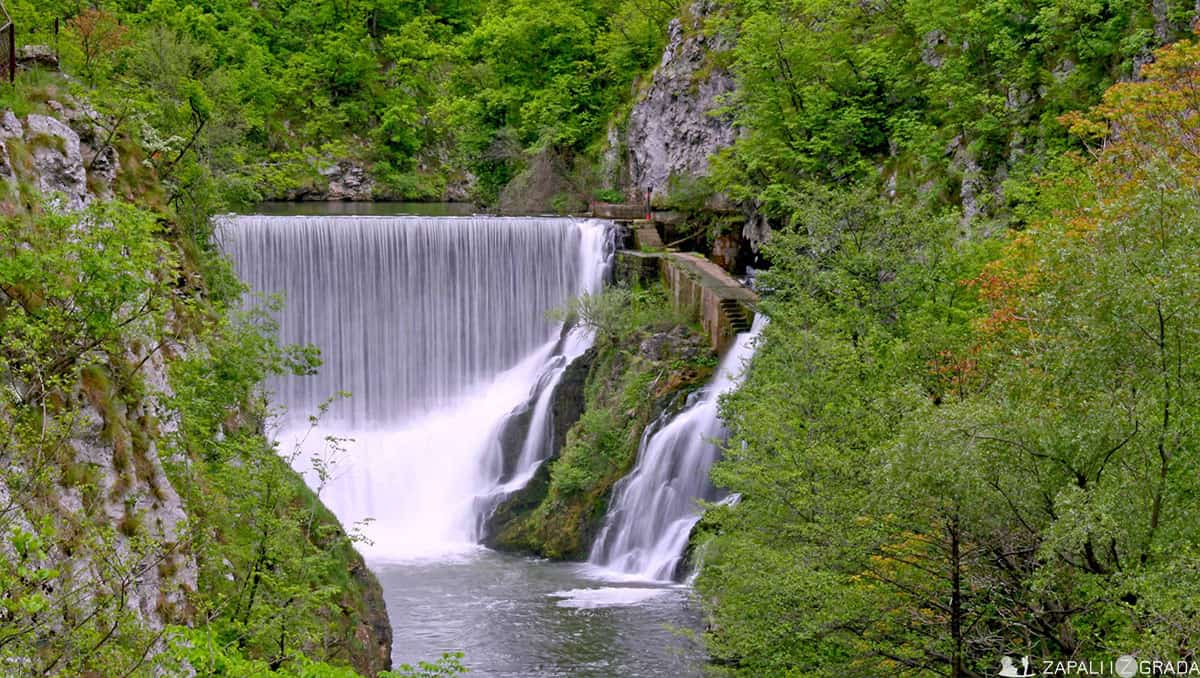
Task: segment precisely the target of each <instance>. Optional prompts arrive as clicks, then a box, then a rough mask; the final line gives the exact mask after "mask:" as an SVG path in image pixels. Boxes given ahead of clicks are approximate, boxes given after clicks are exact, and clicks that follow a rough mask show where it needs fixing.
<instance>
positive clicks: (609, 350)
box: [496, 297, 715, 559]
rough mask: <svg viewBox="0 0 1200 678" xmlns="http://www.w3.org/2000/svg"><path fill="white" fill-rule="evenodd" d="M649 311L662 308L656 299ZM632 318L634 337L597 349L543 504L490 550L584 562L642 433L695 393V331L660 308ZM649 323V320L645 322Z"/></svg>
mask: <svg viewBox="0 0 1200 678" xmlns="http://www.w3.org/2000/svg"><path fill="white" fill-rule="evenodd" d="M653 303H654V304H655V305H657V304H665V303H666V302H665V299H662V298H661V297H656V298H654V299H653ZM642 310H645V311H646V312H645V313H641V312H638V313H635V316H636V317H637V318H638V322H639V323H641V325H640V327H638V329H635V330H633V331H630V332H627V333H625V335H624V337H623V338H622V339H621V340H620V341H618V342H615V343H605V342H601V345H599V346H598V347H597V349H598V350H597V354H596V358H595V360H594V362H593V363H592V366H591V369H590V370H589V372H588V376H587V381H586V384H585V386H584V400H585V407H584V413H583V415H582V416H581V417H580V419H579V421H578V422H577V423H576V424H575V425H574V426H573V427H572V428H571V430H570V431H569V433H568V434H567V440H566V443H565V445H564V447H563V450H562V453H561V455H560V456H559V457H558V458H557V459H556V460H554V461H553V462H552V463H551V464H550V466H549V478H548V482H547V487H546V489H545V494H544V498H543V499H542V500H541V501H540V503H537V504H535V505H533V506H530V507H526V508H524V510H522V508H521V507H517V508H516V510H513V511H512V512H513V513H516V514H517V517H516V518H515V519H514V520H511V522H509V523H508V524H507V525H506V526H505V527H504V528H503V529H502V530H501V532H500V535H499V536H498V537H497V539H496V543H497V546H499V547H500V548H507V549H512V550H519V551H528V552H532V553H536V554H539V555H542V556H545V557H548V558H561V559H578V558H582V557H585V556H586V555H587V551H588V549H589V547H590V544H591V541H592V538H593V537H594V535H595V533H596V531H597V529H599V527H600V525H601V524H602V523H603V520H604V515H605V513H606V511H607V510H608V501H609V497H610V495H611V493H612V488H613V485H615V484H616V482H617V481H618V480H620V479H621V478H622V477H623V476H625V475H626V474H628V473H629V472H630V470H631V469H632V467H633V465H634V463H635V462H636V460H637V451H638V445H639V443H640V442H641V437H642V433H643V431H644V430H645V428H646V427H647V426H649V425H650V423H651V422H653V421H654V420H655V418H657V417H658V416H659V415H660V414H662V412H663V411H664V410H666V409H668V408H672V407H675V406H678V405H680V404H682V403H683V402H684V400H685V397H684V396H686V394H687V393H689V392H690V391H692V390H694V389H696V388H698V387H699V386H701V385H703V384H704V382H705V381H706V380H707V379H708V377H709V376H710V375H711V373H712V369H713V365H714V364H715V359H714V356H713V355H712V353H711V352H710V351H709V350H708V349H707V347H706V344H705V343H704V341H703V339H702V338H701V336H700V335H699V333H697V332H696V330H695V329H694V328H692V327H690V326H688V325H687V324H683V323H677V322H676V323H672V322H666V323H664V322H662V320H661V319H662V318H664V317H670V316H671V314H670V313H669V312H667V311H666V309H665V308H660V309H658V311H659V312H658V313H655V312H653V309H649V308H647V309H642ZM652 319H657V320H652ZM655 334H662V335H666V336H667V337H668V338H669V339H667V340H664V341H663V342H662V345H663V347H664V349H663V350H662V351H661V352H660V353H659V354H657V355H654V356H652V357H651V356H647V355H643V354H642V352H641V345H642V343H643V341H644V340H646V339H647V338H649V337H651V335H655Z"/></svg>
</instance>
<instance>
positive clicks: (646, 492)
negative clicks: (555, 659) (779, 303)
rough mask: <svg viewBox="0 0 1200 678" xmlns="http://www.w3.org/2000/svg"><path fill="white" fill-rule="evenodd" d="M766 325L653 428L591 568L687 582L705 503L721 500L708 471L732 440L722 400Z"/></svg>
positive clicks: (612, 509) (619, 493)
mask: <svg viewBox="0 0 1200 678" xmlns="http://www.w3.org/2000/svg"><path fill="white" fill-rule="evenodd" d="M765 322H766V319H765V317H764V316H758V317H756V318H755V320H754V326H753V327H752V328H751V329H750V331H749V332H744V333H742V334H739V335H738V336H737V338H736V339H735V341H734V344H733V346H731V347H730V348H729V350H728V351H727V352H726V353H725V356H724V358H722V359H721V364H720V365H719V366H718V367H717V372H716V374H714V375H713V378H712V381H710V382H709V384H708V385H707V386H705V388H704V389H703V390H702V391H701V392H700V393H699V394H694V396H695V395H698V398H697V399H696V400H695V401H694V402H692V403H690V404H689V406H688V407H687V408H686V409H685V410H684V411H683V412H680V413H679V414H677V415H675V417H674V418H672V419H670V420H669V421H663V420H660V421H659V422H656V423H655V424H654V425H652V426H650V427H648V428H647V429H646V432H645V433H644V434H643V435H642V442H641V446H640V448H639V449H638V459H637V465H636V466H635V467H634V470H633V472H632V473H630V474H629V475H628V476H626V477H625V478H622V479H621V480H620V481H619V482H618V483H617V485H616V487H615V488H614V489H613V498H612V501H611V503H610V505H609V511H608V517H607V518H606V519H605V524H604V528H603V529H602V530H601V532H600V534H599V535H598V536H597V538H596V542H595V543H594V544H593V546H592V552H591V554H590V557H589V559H588V560H589V561H590V562H591V563H593V564H594V565H597V566H599V567H602V568H604V569H606V570H610V571H612V572H616V573H620V574H622V575H628V576H630V577H631V578H633V579H642V580H652V581H671V580H675V579H678V578H679V577H680V574H681V573H680V572H679V568H680V566H681V565H682V562H683V556H684V550H685V549H686V548H687V543H688V537H689V535H691V532H692V528H693V527H694V526H695V525H696V523H697V522H698V521H699V520H700V507H699V504H698V502H699V501H700V500H705V501H713V500H715V499H717V498H718V497H717V493H716V489H715V488H714V487H713V485H712V483H711V482H710V481H709V479H708V471H709V469H710V468H712V465H713V462H714V461H716V460H717V456H718V455H719V454H720V449H719V448H718V447H717V445H715V444H714V441H715V440H716V439H720V438H722V437H724V435H725V427H724V425H723V424H722V423H721V419H720V417H719V416H718V411H717V410H718V407H719V405H720V402H719V399H720V397H721V395H722V394H724V393H728V392H729V391H731V390H733V389H735V388H737V386H738V384H740V383H741V379H742V375H743V372H744V370H745V365H746V362H747V361H748V360H749V359H750V358H751V357H752V356H753V354H754V349H755V346H756V343H757V342H756V339H757V338H758V335H759V332H761V331H762V327H763V324H764V323H765Z"/></svg>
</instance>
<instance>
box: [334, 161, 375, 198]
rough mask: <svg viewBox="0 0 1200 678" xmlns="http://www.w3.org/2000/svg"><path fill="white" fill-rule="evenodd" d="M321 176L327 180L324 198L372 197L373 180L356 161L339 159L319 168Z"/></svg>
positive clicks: (373, 191)
mask: <svg viewBox="0 0 1200 678" xmlns="http://www.w3.org/2000/svg"><path fill="white" fill-rule="evenodd" d="M321 176H323V177H325V178H326V179H328V180H329V190H327V191H326V192H325V196H324V199H325V200H331V201H337V200H370V199H371V198H372V197H374V193H375V182H374V181H372V180H371V177H370V175H368V174H367V170H366V169H365V168H363V166H362V165H359V164H357V163H354V162H350V161H347V160H342V161H339V162H337V163H335V164H333V165H330V166H329V167H327V168H326V169H323V170H321Z"/></svg>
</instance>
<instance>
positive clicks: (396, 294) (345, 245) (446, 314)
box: [218, 216, 612, 558]
mask: <svg viewBox="0 0 1200 678" xmlns="http://www.w3.org/2000/svg"><path fill="white" fill-rule="evenodd" d="M218 235H219V240H220V242H221V245H222V247H223V249H224V251H225V252H226V253H227V254H228V255H229V256H230V257H231V258H232V259H233V262H234V266H235V269H236V270H237V272H238V274H239V275H240V276H241V278H242V280H243V281H245V282H246V283H247V284H248V285H249V286H250V288H251V289H252V290H255V291H259V292H264V293H282V294H283V295H284V297H285V305H284V307H283V310H282V311H281V312H280V313H279V314H278V316H277V319H278V322H279V333H280V337H281V339H282V341H283V342H285V343H300V344H314V345H316V346H317V347H319V348H320V349H321V352H322V358H323V360H324V364H323V366H322V367H321V369H320V371H319V373H318V374H317V375H316V376H309V377H284V378H279V379H275V380H273V381H272V382H271V383H270V384H269V387H270V388H271V389H272V390H273V391H274V393H275V397H276V400H277V402H280V403H282V404H283V405H285V406H286V407H287V408H288V412H287V414H285V415H284V416H283V417H282V418H281V421H280V424H279V426H280V430H279V432H278V439H279V442H280V448H281V451H282V452H284V453H285V454H286V453H288V451H289V450H291V449H299V450H302V454H300V455H299V457H298V460H297V466H298V467H299V468H298V470H300V471H309V470H310V469H311V464H312V462H313V460H314V459H315V460H318V461H319V462H320V463H323V464H328V468H329V473H328V474H327V476H328V477H327V479H326V481H325V483H324V485H325V486H324V488H323V492H322V495H321V496H322V498H323V499H324V501H325V502H326V504H327V505H329V506H330V508H331V509H333V511H334V512H335V513H336V514H337V515H338V517H339V518H340V519H341V520H342V522H343V524H346V525H348V526H349V525H352V524H357V523H361V522H363V521H367V520H369V521H370V524H369V525H367V526H366V527H365V528H363V532H364V533H365V535H366V536H367V537H368V538H369V539H370V540H371V542H373V543H372V544H371V545H369V546H367V547H366V548H364V550H365V551H366V552H367V553H368V554H370V555H373V556H375V557H384V558H406V557H411V556H419V555H430V554H437V553H442V552H446V551H449V550H456V549H459V548H462V547H464V546H466V545H473V544H474V543H475V542H476V541H477V538H478V534H477V530H478V516H477V513H478V512H479V511H480V510H481V507H485V506H487V505H488V504H489V498H491V497H494V496H496V495H497V494H499V493H502V492H504V491H506V490H508V489H509V488H513V487H514V484H515V483H517V482H522V481H521V479H522V478H526V479H527V478H528V477H529V476H530V475H532V473H533V470H534V469H535V468H536V466H537V464H538V463H540V462H541V460H542V458H544V457H543V453H542V452H541V448H542V447H543V443H542V441H541V440H540V438H538V436H539V435H540V432H543V431H544V429H545V428H546V425H545V421H544V420H545V410H546V408H547V407H548V405H543V404H542V401H543V400H548V399H549V394H550V393H551V392H552V391H553V385H554V384H556V383H557V380H558V379H559V378H560V377H561V374H562V371H563V369H564V368H565V366H566V364H567V362H569V360H571V359H572V358H573V357H575V356H577V355H579V354H580V353H582V352H583V351H584V350H586V348H587V347H588V346H589V345H590V343H591V336H590V335H588V334H587V333H585V332H582V331H579V330H575V331H571V332H567V333H563V332H562V326H561V323H558V322H555V321H552V320H550V319H548V318H547V316H546V313H547V311H550V310H552V309H555V308H558V307H561V306H562V305H563V304H564V303H565V302H566V300H567V299H569V298H570V297H572V296H576V295H579V294H583V293H596V292H598V291H599V290H600V289H601V287H602V285H603V281H604V277H605V275H606V274H607V269H608V265H609V263H610V260H611V255H612V243H611V237H610V226H609V224H607V222H601V221H595V220H573V219H559V218H500V217H441V218H429V217H265V216H244V217H229V218H227V219H223V220H222V221H221V222H220V223H219V224H218ZM338 391H349V392H350V393H351V394H352V397H350V398H349V399H345V400H340V401H337V402H335V403H334V404H333V405H332V407H331V408H330V409H329V411H328V413H327V414H326V415H325V416H324V417H323V418H322V420H321V422H320V424H319V427H318V428H317V429H316V430H315V431H312V432H310V431H309V430H308V429H309V425H308V422H307V418H308V417H309V416H310V415H312V414H315V413H316V411H317V409H318V407H319V406H320V404H321V403H322V402H324V401H326V400H327V399H328V398H330V397H331V396H332V395H333V394H335V393H336V392H338ZM530 400H533V401H534V404H533V407H534V410H535V414H534V416H535V418H536V417H537V416H539V415H538V410H539V408H540V409H541V411H542V414H541V415H540V416H541V417H542V421H541V422H540V423H539V422H534V423H535V424H537V425H536V426H531V428H530V434H529V436H528V439H527V440H526V446H528V447H529V448H530V449H529V453H528V454H525V451H524V450H523V451H522V454H521V457H520V460H519V462H518V463H517V465H516V468H511V469H507V472H506V473H501V472H500V471H499V470H498V469H499V466H498V464H499V461H498V460H497V459H496V458H495V457H496V443H495V440H494V438H495V436H496V432H497V430H498V428H499V426H500V425H501V423H502V422H503V421H504V419H505V418H506V415H507V414H508V413H509V412H510V411H511V410H513V409H514V407H517V406H519V405H520V404H521V403H523V402H526V401H530ZM328 436H333V437H335V438H346V439H350V440H348V441H347V442H345V443H344V444H343V445H342V446H343V447H344V448H345V449H344V450H342V451H336V450H330V448H329V446H328V445H327V444H326V438H327V437H328ZM331 455H332V456H331ZM309 479H310V482H312V483H314V484H316V483H317V482H318V481H317V479H316V478H315V477H313V475H312V474H311V473H310V476H309Z"/></svg>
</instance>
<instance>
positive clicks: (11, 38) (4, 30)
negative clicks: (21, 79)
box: [0, 2, 17, 83]
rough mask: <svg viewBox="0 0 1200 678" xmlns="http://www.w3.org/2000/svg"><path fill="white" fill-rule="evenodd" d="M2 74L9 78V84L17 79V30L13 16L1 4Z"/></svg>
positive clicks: (0, 44)
mask: <svg viewBox="0 0 1200 678" xmlns="http://www.w3.org/2000/svg"><path fill="white" fill-rule="evenodd" d="M0 13H2V14H3V16H0V22H2V23H3V26H0V59H3V61H2V62H0V66H2V69H0V73H3V74H4V75H7V76H8V82H9V83H12V82H13V81H14V80H15V79H16V77H17V29H16V27H15V26H13V21H12V16H11V15H10V14H9V13H8V8H7V7H5V6H4V3H3V2H0Z"/></svg>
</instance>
